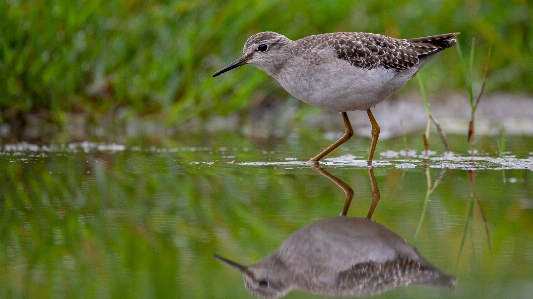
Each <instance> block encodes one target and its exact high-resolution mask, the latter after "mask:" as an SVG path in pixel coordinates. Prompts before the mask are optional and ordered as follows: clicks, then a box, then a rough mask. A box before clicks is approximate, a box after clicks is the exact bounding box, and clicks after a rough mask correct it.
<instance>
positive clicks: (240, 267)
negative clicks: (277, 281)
mask: <svg viewBox="0 0 533 299" xmlns="http://www.w3.org/2000/svg"><path fill="white" fill-rule="evenodd" d="M230 65H231V64H230ZM236 67H237V66H236ZM215 259H217V260H218V261H220V262H222V263H224V264H226V265H228V266H230V267H232V268H233V269H235V270H237V271H239V272H240V273H243V274H244V273H245V272H246V271H247V268H246V266H243V265H241V264H237V263H236V262H234V261H230V260H228V259H227V258H223V257H221V256H218V255H216V254H215Z"/></svg>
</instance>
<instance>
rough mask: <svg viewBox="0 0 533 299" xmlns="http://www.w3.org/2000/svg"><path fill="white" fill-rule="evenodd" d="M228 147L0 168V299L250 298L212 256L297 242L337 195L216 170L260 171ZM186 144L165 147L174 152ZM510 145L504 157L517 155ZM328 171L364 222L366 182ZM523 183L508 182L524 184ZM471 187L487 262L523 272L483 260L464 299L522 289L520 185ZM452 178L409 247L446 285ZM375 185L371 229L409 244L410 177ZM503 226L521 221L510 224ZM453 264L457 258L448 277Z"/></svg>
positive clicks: (255, 152)
mask: <svg viewBox="0 0 533 299" xmlns="http://www.w3.org/2000/svg"><path fill="white" fill-rule="evenodd" d="M234 135H235V134H230V135H229V136H224V138H222V137H220V138H219V139H216V138H213V139H210V140H208V141H206V142H210V143H211V144H213V145H214V147H212V148H208V149H204V150H196V151H194V150H178V151H176V152H172V153H171V152H167V153H158V152H156V151H148V150H146V151H142V150H139V151H129V150H127V149H126V150H125V151H123V152H120V153H115V154H112V153H102V152H96V151H95V152H90V153H83V152H78V153H61V152H57V153H48V154H45V155H44V157H41V154H40V153H35V155H34V156H33V157H32V156H29V155H28V156H26V153H17V154H13V155H11V156H9V155H7V156H6V155H0V159H1V162H2V166H3V167H1V168H0V198H1V199H2V200H1V201H0V265H1V266H0V281H1V282H2V290H0V292H4V294H5V293H10V294H14V295H17V296H18V297H20V298H30V297H31V298H50V297H54V296H55V294H57V292H59V291H61V294H63V295H64V296H65V297H69V298H70V297H73V298H95V297H100V298H102V297H117V298H138V297H140V295H139V294H142V295H143V297H144V298H170V297H172V298H216V297H221V298H236V297H245V298H249V294H247V292H246V290H245V288H244V287H243V285H242V284H243V283H242V277H241V276H239V275H237V274H234V273H233V272H231V271H227V269H226V268H224V267H223V266H219V265H218V264H217V262H216V261H214V260H213V259H212V254H213V253H219V254H229V255H231V256H235V257H242V259H241V261H242V262H244V263H252V262H255V261H257V260H259V259H260V258H262V257H264V256H266V255H267V254H268V253H270V252H271V251H273V250H274V249H275V248H277V247H278V246H279V244H281V242H282V241H283V240H284V238H285V237H287V236H288V235H290V234H291V233H292V232H294V231H295V230H297V229H299V228H301V227H303V226H305V225H307V224H309V223H311V222H313V221H314V220H316V219H321V218H325V217H330V216H334V215H338V214H339V212H340V211H341V209H342V205H343V202H344V195H343V194H342V192H340V190H339V189H338V188H336V187H335V186H332V184H331V182H329V181H328V180H327V179H326V178H324V177H323V176H320V175H319V174H315V173H314V171H312V170H311V169H310V168H308V167H301V166H292V167H287V166H285V165H260V166H242V165H238V164H228V163H226V162H230V161H231V160H232V159H236V160H237V161H242V160H246V161H264V160H265V159H269V158H270V157H271V156H268V158H265V155H264V154H262V150H263V149H262V148H261V147H254V146H253V145H251V144H250V143H248V142H249V141H248V139H247V138H241V139H238V138H235V137H234ZM230 138H235V139H230ZM312 140H314V139H312ZM180 142H181V144H180ZM312 142H313V141H311V142H310V143H309V144H311V145H312ZM190 143H192V142H190V141H180V140H174V141H172V146H176V147H177V148H180V146H184V145H189V144H190ZM228 144H231V146H232V147H235V148H237V149H242V148H244V147H248V150H247V151H244V150H231V149H230V150H228V152H227V153H226V154H231V155H235V156H236V157H235V158H227V159H225V160H224V159H222V158H221V157H220V153H219V152H218V151H217V150H216V149H217V148H218V147H219V146H228ZM309 144H297V145H292V146H299V147H300V146H301V147H307V146H308V145H309ZM508 145H509V147H510V148H509V150H511V151H515V150H516V146H517V144H516V143H513V142H509V144H508ZM309 147H311V148H312V146H309ZM522 149H523V148H522ZM286 156H287V155H284V154H280V155H279V157H286ZM280 159H282V158H280ZM195 161H200V163H198V164H195V163H193V162H195ZM212 161H215V163H213V164H206V163H203V162H212ZM432 169H433V168H428V171H430V172H431V171H434V170H432ZM328 170H330V171H331V173H332V174H334V175H338V176H339V177H341V178H343V179H345V180H346V183H347V184H348V185H350V186H351V187H352V188H353V189H354V192H355V195H354V200H353V202H352V207H351V210H350V215H353V216H358V217H365V216H366V213H367V211H368V207H369V206H370V205H371V197H372V194H371V192H372V190H371V186H370V185H371V184H369V181H368V169H367V168H366V167H363V166H362V167H360V168H358V167H351V166H348V167H342V166H341V167H328ZM528 172H529V171H522V170H519V171H518V170H513V173H514V176H515V177H516V176H519V175H523V177H524V179H526V180H528V182H529V181H530V180H531V179H530V178H529V177H528V176H527V173H528ZM479 173H481V174H482V175H479V177H478V180H477V183H476V184H477V189H476V191H477V193H478V195H479V198H483V199H484V203H483V204H484V207H485V208H486V210H487V211H489V213H490V214H489V215H487V219H488V221H489V223H491V224H492V223H494V224H495V225H498V228H499V231H495V234H496V235H495V237H494V238H493V240H492V241H493V242H494V245H495V248H499V250H494V251H495V256H494V260H498V261H499V264H498V265H510V267H513V266H520V265H522V266H523V267H526V268H524V269H522V270H521V271H520V272H519V271H513V272H511V271H508V272H509V273H507V272H506V271H507V270H506V269H505V268H501V267H500V268H498V272H497V275H495V274H494V271H493V270H492V268H491V267H492V266H491V265H492V264H493V262H494V260H490V261H483V260H478V262H479V263H480V264H478V265H476V266H477V267H478V268H479V272H476V273H477V274H476V275H471V276H470V274H469V273H466V272H468V271H465V272H461V275H462V276H463V277H464V276H467V277H466V279H468V280H469V281H471V282H472V283H475V284H476V286H478V285H481V284H482V283H483V282H487V281H492V280H491V279H493V277H502V276H506V275H507V276H506V277H510V278H509V279H518V278H523V279H528V278H529V277H531V270H530V269H531V268H533V265H532V264H531V260H530V259H528V254H529V253H530V252H531V251H528V250H530V249H531V248H533V247H532V246H533V243H532V242H533V241H532V240H533V239H532V238H528V237H527V236H528V234H529V232H530V227H531V225H533V223H531V217H527V213H528V211H527V210H524V209H522V208H521V207H520V205H519V204H517V202H518V201H519V200H520V199H522V198H523V195H524V194H525V192H528V190H527V185H528V184H524V185H520V184H512V185H508V186H506V188H505V189H504V188H495V185H496V184H495V182H498V183H499V182H500V181H501V179H500V177H499V173H498V171H497V170H489V171H484V172H479ZM434 174H435V173H433V174H432V175H434ZM464 174H465V171H464V170H458V169H449V170H447V171H446V176H445V177H444V178H443V179H442V181H441V183H440V185H439V188H433V190H431V189H430V190H431V192H432V193H431V198H430V201H428V204H427V212H426V214H425V220H424V226H422V229H421V230H420V231H419V234H418V237H417V247H418V248H419V250H420V251H421V252H422V253H423V254H424V255H425V256H426V257H427V258H428V259H429V260H430V261H435V262H437V263H438V265H437V266H443V267H446V270H448V271H450V272H451V271H452V268H451V267H447V266H446V265H452V263H454V262H455V258H456V256H455V248H456V247H457V246H458V244H460V241H461V237H462V236H461V231H462V229H463V227H462V225H461V223H459V224H458V223H457V222H458V221H457V220H458V219H462V218H463V217H464V214H465V213H466V210H467V205H464V204H463V202H465V201H468V194H467V193H468V187H469V186H468V184H466V182H465V180H462V179H458V178H460V177H461V176H463V175H464ZM376 175H377V179H378V182H379V183H380V187H381V188H382V190H381V191H382V197H383V200H382V202H381V203H380V204H379V205H378V208H376V211H375V213H374V217H373V219H374V220H375V221H377V222H379V223H382V224H385V225H386V226H387V227H389V228H391V229H392V230H394V231H396V232H397V233H399V234H400V235H402V236H404V237H407V236H410V235H412V232H413V228H414V227H416V225H417V222H418V221H419V219H420V206H421V205H420V200H419V199H420V198H424V197H425V194H426V192H427V191H428V190H427V189H426V185H425V184H423V183H422V184H421V182H423V181H424V178H427V177H426V176H425V174H424V173H421V172H420V167H418V165H417V168H415V169H414V170H410V169H396V168H395V167H394V165H393V166H379V167H376ZM402 178H404V179H402ZM433 185H434V186H435V185H436V183H434V184H433ZM465 194H466V195H465ZM463 195H464V196H463ZM433 199H435V202H432V201H431V200H433ZM502 199H505V200H502ZM432 203H433V204H432ZM435 203H438V206H436V205H435ZM436 208H437V209H436ZM509 215H514V216H513V217H519V220H516V221H514V220H508V217H509ZM474 219H475V218H474ZM500 228H501V230H500ZM468 230H469V231H470V230H472V228H468ZM516 236H525V237H524V238H521V237H520V238H516V239H515V237H516ZM466 241H467V242H466V245H465V252H466V250H467V249H468V244H469V242H468V241H469V240H468V239H466ZM505 246H511V247H505ZM450 248H453V250H450ZM502 248H503V249H502ZM476 250H478V251H477V252H479V250H480V249H479V248H477V249H476ZM452 251H453V252H452ZM430 253H431V254H430ZM436 257H438V258H436ZM464 261H465V260H464V256H463V257H462V258H461V261H460V265H459V267H462V266H463V262H464ZM502 272H504V273H502ZM515 272H516V273H515ZM452 274H454V273H453V272H452ZM506 287H508V285H502V286H501V290H502V291H503V290H505V288H506ZM498 290H500V289H498ZM399 292H404V291H402V290H399ZM405 292H406V297H410V298H413V297H419V298H425V297H427V292H424V293H421V294H415V295H413V294H411V293H412V292H413V293H416V291H414V289H413V288H406V290H405ZM397 294H398V293H397V292H396V293H394V294H392V295H397ZM409 294H411V296H409ZM392 295H391V296H392ZM294 296H299V294H294ZM0 297H2V295H0ZM5 297H8V296H5ZM13 297H15V296H13Z"/></svg>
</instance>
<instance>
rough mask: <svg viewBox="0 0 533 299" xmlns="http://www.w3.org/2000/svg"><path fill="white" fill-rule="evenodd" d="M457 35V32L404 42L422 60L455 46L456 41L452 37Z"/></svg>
mask: <svg viewBox="0 0 533 299" xmlns="http://www.w3.org/2000/svg"><path fill="white" fill-rule="evenodd" d="M458 34H459V32H453V33H446V34H439V35H433V36H426V37H418V38H410V39H407V40H406V41H407V42H409V43H410V44H411V45H410V47H409V48H410V49H412V50H414V51H415V52H417V53H418V58H423V57H426V56H430V55H433V54H437V53H439V52H440V51H442V50H444V49H447V48H450V47H453V46H455V44H456V43H457V41H456V40H455V39H452V37H454V36H456V35H458Z"/></svg>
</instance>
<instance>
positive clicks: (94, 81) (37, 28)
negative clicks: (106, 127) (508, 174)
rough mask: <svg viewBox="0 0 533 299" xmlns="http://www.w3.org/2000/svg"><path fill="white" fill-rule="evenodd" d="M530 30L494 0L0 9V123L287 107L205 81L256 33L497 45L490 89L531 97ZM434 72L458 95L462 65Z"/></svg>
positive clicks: (270, 87) (239, 83)
mask: <svg viewBox="0 0 533 299" xmlns="http://www.w3.org/2000/svg"><path fill="white" fill-rule="evenodd" d="M489 3H490V4H489ZM474 4H475V5H474ZM424 20H431V22H424ZM530 20H531V7H530V4H528V3H527V2H525V3H512V4H508V3H504V2H502V1H495V0H493V1H489V2H487V3H485V2H484V3H483V4H481V3H478V1H474V2H471V1H470V2H465V3H453V2H428V1H400V2H398V1H393V0H385V1H378V2H356V3H352V2H349V1H338V2H337V1H335V2H332V1H326V0H323V1H314V2H313V3H312V4H307V3H306V5H302V3H299V2H298V1H291V2H286V1H281V0H270V1H261V2H242V1H226V2H221V1H212V0H203V1H182V0H175V1H169V2H160V1H139V0H134V1H126V0H115V1H102V0H87V1H50V0H34V1H21V0H9V1H0V110H1V112H2V113H0V121H7V120H8V119H10V118H17V117H18V118H20V117H21V116H20V115H21V113H25V112H27V111H34V112H35V111H40V110H43V111H46V112H47V113H50V118H51V119H53V120H56V121H58V122H63V121H64V117H63V116H64V115H63V114H64V113H65V112H76V113H88V114H90V115H99V114H103V113H112V114H113V113H116V112H117V111H122V110H126V111H129V112H130V113H127V114H126V115H130V117H142V116H146V115H156V116H157V120H159V121H162V122H163V123H165V124H168V125H173V124H179V123H181V122H183V121H185V120H187V119H190V118H197V117H201V118H203V117H207V116H210V115H220V114H221V115H225V114H228V113H232V112H234V111H236V110H239V109H242V108H244V107H247V106H249V105H251V103H252V102H253V100H252V99H253V98H254V95H255V94H257V93H259V92H263V93H264V92H265V91H268V93H269V94H272V95H274V96H275V97H274V98H276V97H277V98H286V97H287V94H286V93H285V92H283V91H282V90H281V88H279V87H277V84H276V83H274V82H273V80H271V79H269V78H268V77H267V76H265V75H264V74H263V73H262V72H260V71H257V70H252V68H250V67H248V68H246V67H245V68H242V69H240V70H238V71H235V72H233V73H232V74H231V75H226V76H224V77H220V78H216V79H213V78H211V77H210V75H211V74H212V72H213V71H215V70H216V69H218V68H220V67H222V66H224V65H226V64H227V63H228V62H230V61H233V59H235V58H236V57H237V56H239V54H240V49H241V48H242V45H243V44H244V41H245V40H246V38H247V37H248V36H250V35H251V34H253V33H255V32H258V31H264V30H274V31H278V32H282V33H284V34H286V35H287V36H288V37H290V38H299V37H302V36H305V35H309V34H316V33H323V32H331V31H369V32H376V33H384V34H388V35H392V36H396V37H415V36H423V35H431V34H437V33H444V32H451V31H461V32H462V34H461V36H462V37H464V38H465V39H469V38H471V37H472V36H476V37H477V38H478V39H479V40H480V41H483V43H480V47H482V48H487V47H489V46H493V47H494V53H495V55H494V57H493V60H492V61H491V68H492V69H496V70H498V74H499V75H500V76H499V78H501V79H500V81H499V82H495V84H494V86H492V88H494V89H497V90H502V89H503V90H511V91H527V90H530V89H529V88H530V87H529V83H528V82H531V81H533V74H532V73H531V72H529V70H530V69H532V68H533V59H531V57H530V56H531V54H530V53H529V52H530V51H529V49H530V46H531V45H529V44H528V43H527V40H533V38H532V35H533V33H532V32H533V30H531V27H532V25H531V22H530ZM421 24H424V25H423V26H422V25H421ZM528 53H529V54H528ZM518 54H519V55H518ZM444 55H449V54H444ZM528 55H529V57H528ZM445 63H446V66H447V67H446V68H444V67H443V66H444V64H445ZM432 64H433V65H434V66H433V67H432V68H428V69H434V70H433V72H435V73H436V74H435V76H434V78H436V80H437V82H438V83H437V84H435V86H436V87H438V88H441V89H444V88H458V86H460V80H459V79H458V77H459V76H458V74H460V68H459V65H458V62H454V61H452V60H451V59H448V60H445V59H439V60H436V61H435V62H432ZM438 64H440V66H438ZM442 69H446V71H445V72H442V71H439V72H437V71H436V70H442ZM427 71H428V72H429V71H431V70H427ZM432 77H433V74H432Z"/></svg>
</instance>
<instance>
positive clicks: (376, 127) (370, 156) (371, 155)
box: [366, 109, 380, 166]
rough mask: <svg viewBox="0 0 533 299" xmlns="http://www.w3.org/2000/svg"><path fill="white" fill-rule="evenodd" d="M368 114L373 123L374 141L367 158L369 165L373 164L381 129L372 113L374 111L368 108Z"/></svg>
mask: <svg viewBox="0 0 533 299" xmlns="http://www.w3.org/2000/svg"><path fill="white" fill-rule="evenodd" d="M366 114H368V119H370V124H372V142H371V143H370V152H369V153H368V159H367V163H368V166H370V165H372V159H373V158H374V151H375V150H376V144H377V143H378V138H379V130H380V129H379V125H378V123H377V122H376V119H375V118H374V115H373V114H372V111H370V109H368V110H367V111H366Z"/></svg>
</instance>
